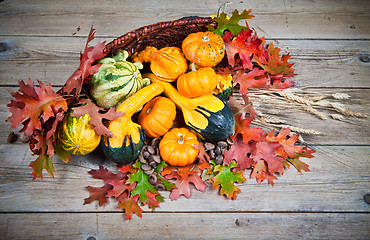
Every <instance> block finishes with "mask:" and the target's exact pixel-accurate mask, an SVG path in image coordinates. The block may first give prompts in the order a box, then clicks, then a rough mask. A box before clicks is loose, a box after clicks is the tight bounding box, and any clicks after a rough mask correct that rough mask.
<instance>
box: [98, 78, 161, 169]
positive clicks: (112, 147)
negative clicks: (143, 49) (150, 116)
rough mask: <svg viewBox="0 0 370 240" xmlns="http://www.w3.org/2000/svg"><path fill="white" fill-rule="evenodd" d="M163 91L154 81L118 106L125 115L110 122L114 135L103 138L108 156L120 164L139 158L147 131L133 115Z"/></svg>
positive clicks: (118, 109) (109, 126) (109, 125)
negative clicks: (135, 120) (133, 119)
mask: <svg viewBox="0 0 370 240" xmlns="http://www.w3.org/2000/svg"><path fill="white" fill-rule="evenodd" d="M162 92H163V87H162V85H161V84H159V83H152V84H150V85H149V86H146V87H144V88H142V89H141V90H139V91H138V92H136V93H135V94H134V95H132V96H131V97H129V98H128V99H126V100H125V101H123V102H122V103H121V104H120V105H119V106H118V108H117V109H116V111H117V112H119V111H122V112H123V116H122V117H120V118H117V119H116V120H113V121H110V122H109V124H108V129H109V130H110V131H111V132H112V133H113V137H111V138H107V137H104V138H103V143H102V148H103V152H104V155H105V156H106V157H108V158H110V159H111V160H112V161H114V162H115V163H118V164H131V163H132V162H133V161H134V160H135V159H137V157H138V156H139V153H140V151H141V148H142V147H143V144H144V140H145V132H144V129H143V127H142V126H140V125H139V124H137V123H134V122H133V121H132V119H131V117H132V115H133V114H134V113H135V112H136V111H137V110H138V109H139V108H140V107H142V106H143V105H144V104H145V103H146V102H148V101H149V100H150V99H152V98H154V97H155V96H157V95H159V94H161V93H162Z"/></svg>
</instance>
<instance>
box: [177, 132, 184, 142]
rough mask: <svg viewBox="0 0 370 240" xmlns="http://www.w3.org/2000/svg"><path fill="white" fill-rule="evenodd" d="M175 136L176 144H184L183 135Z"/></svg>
mask: <svg viewBox="0 0 370 240" xmlns="http://www.w3.org/2000/svg"><path fill="white" fill-rule="evenodd" d="M177 135H178V136H179V140H177V143H178V144H184V135H182V134H181V133H178V134H177Z"/></svg>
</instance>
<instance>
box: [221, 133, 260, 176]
mask: <svg viewBox="0 0 370 240" xmlns="http://www.w3.org/2000/svg"><path fill="white" fill-rule="evenodd" d="M251 151H252V149H251V147H250V144H248V143H245V142H244V141H243V137H242V135H241V134H238V135H237V136H236V137H235V138H234V142H233V145H231V147H230V149H229V150H227V151H225V152H224V156H225V158H224V164H226V165H230V163H231V162H233V161H235V162H236V163H237V166H236V167H235V168H234V170H236V171H238V170H245V169H247V168H251V167H252V166H253V164H254V161H253V159H252V158H249V157H248V154H250V153H251Z"/></svg>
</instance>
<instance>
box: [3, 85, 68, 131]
mask: <svg viewBox="0 0 370 240" xmlns="http://www.w3.org/2000/svg"><path fill="white" fill-rule="evenodd" d="M38 83H39V87H37V86H34V83H33V82H32V81H31V79H28V83H27V84H25V83H24V82H23V81H19V86H20V87H19V90H18V92H13V93H11V94H12V96H13V97H14V98H15V100H11V102H10V104H8V105H7V106H8V107H9V111H10V112H11V113H12V116H10V117H9V118H8V119H7V120H6V121H7V122H11V123H12V125H11V128H15V127H17V126H18V125H19V124H21V123H23V125H24V127H23V128H22V129H21V130H20V132H25V133H26V134H27V135H28V136H30V135H31V134H32V133H33V131H34V130H35V129H39V130H41V129H42V126H41V124H42V122H46V121H48V120H49V118H51V117H55V115H56V114H57V113H58V112H59V111H60V110H62V111H67V109H68V106H67V102H66V100H65V99H64V98H63V96H62V95H60V94H58V93H55V92H54V90H53V88H52V86H51V85H47V86H46V85H45V84H43V83H42V82H40V81H38Z"/></svg>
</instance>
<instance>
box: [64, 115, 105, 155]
mask: <svg viewBox="0 0 370 240" xmlns="http://www.w3.org/2000/svg"><path fill="white" fill-rule="evenodd" d="M89 120H90V116H89V115H88V114H85V115H83V116H81V117H79V118H76V117H71V116H69V115H67V116H66V117H65V119H64V120H63V122H62V125H61V126H60V129H59V132H58V144H59V145H60V146H61V147H62V148H63V149H64V150H66V151H68V152H70V153H72V154H74V155H85V154H88V153H90V152H92V151H93V150H94V149H95V148H96V147H97V146H98V145H99V143H100V139H101V137H100V135H98V134H97V133H96V132H95V130H94V129H93V128H92V126H91V125H90V124H89Z"/></svg>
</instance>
